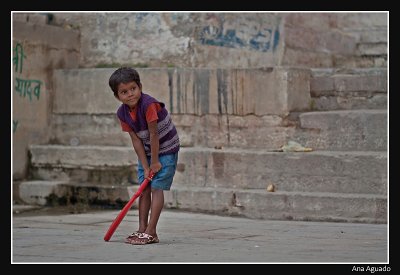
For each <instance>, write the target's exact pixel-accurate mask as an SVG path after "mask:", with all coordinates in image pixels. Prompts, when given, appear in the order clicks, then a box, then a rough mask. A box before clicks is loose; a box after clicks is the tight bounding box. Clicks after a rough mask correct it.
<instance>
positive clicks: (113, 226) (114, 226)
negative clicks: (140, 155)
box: [104, 171, 155, 242]
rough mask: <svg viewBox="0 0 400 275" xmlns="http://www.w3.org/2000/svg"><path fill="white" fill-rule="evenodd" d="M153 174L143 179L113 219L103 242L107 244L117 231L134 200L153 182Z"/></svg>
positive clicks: (151, 172)
mask: <svg viewBox="0 0 400 275" xmlns="http://www.w3.org/2000/svg"><path fill="white" fill-rule="evenodd" d="M154 175H155V173H153V171H150V174H149V177H148V178H146V179H144V180H143V182H142V184H141V185H140V187H139V189H138V190H137V191H136V193H135V194H134V195H133V196H132V198H130V200H129V201H128V202H127V204H126V205H125V206H124V208H122V210H121V212H119V214H118V216H117V217H116V218H115V220H114V221H113V223H112V224H111V226H110V228H109V229H108V231H107V233H106V235H104V240H105V241H106V242H108V241H109V240H110V239H111V236H112V235H113V234H114V232H115V230H116V229H117V227H118V225H119V224H120V223H121V221H122V219H123V218H124V217H125V216H126V214H127V213H128V211H129V209H131V206H132V204H133V203H134V202H135V200H136V198H137V197H139V196H140V194H142V192H143V190H144V189H145V188H146V186H147V185H148V183H149V182H150V181H152V180H153V177H154Z"/></svg>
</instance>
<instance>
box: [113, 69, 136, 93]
mask: <svg viewBox="0 0 400 275" xmlns="http://www.w3.org/2000/svg"><path fill="white" fill-rule="evenodd" d="M132 81H135V82H136V84H137V85H138V86H139V87H142V84H141V83H140V76H139V73H138V72H137V71H136V70H135V69H133V68H129V67H121V68H119V69H117V70H116V71H115V72H113V74H112V75H111V76H110V80H109V81H108V85H110V88H111V90H112V91H113V92H114V96H115V97H117V98H118V86H119V84H121V83H124V84H125V83H129V82H132Z"/></svg>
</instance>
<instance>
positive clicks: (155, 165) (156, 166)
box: [147, 120, 162, 173]
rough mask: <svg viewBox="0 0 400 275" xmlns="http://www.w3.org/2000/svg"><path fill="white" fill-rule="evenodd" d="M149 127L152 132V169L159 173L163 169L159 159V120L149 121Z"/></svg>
mask: <svg viewBox="0 0 400 275" xmlns="http://www.w3.org/2000/svg"><path fill="white" fill-rule="evenodd" d="M147 125H148V128H149V132H150V145H151V164H150V169H151V170H152V171H153V172H154V173H157V172H158V171H160V170H161V167H162V166H161V163H160V161H159V159H158V152H159V150H160V140H159V138H158V131H157V120H154V121H152V122H148V124H147Z"/></svg>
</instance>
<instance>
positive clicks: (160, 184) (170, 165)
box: [138, 153, 178, 190]
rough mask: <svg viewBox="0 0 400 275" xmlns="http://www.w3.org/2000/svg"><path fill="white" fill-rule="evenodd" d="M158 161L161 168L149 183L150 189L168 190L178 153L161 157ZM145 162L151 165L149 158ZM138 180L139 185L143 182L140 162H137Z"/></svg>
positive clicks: (142, 170)
mask: <svg viewBox="0 0 400 275" xmlns="http://www.w3.org/2000/svg"><path fill="white" fill-rule="evenodd" d="M158 159H159V161H160V163H161V165H162V168H161V170H160V171H158V173H157V174H156V175H155V176H154V178H153V180H152V181H151V188H155V189H162V190H170V189H171V185H172V180H173V179H174V175H175V171H176V166H177V164H178V153H174V154H168V155H161V156H159V157H158ZM147 161H148V163H149V164H150V163H151V158H150V157H149V156H147ZM138 180H139V184H141V183H142V182H143V180H144V169H143V166H142V164H141V163H140V160H139V161H138Z"/></svg>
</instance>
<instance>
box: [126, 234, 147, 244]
mask: <svg viewBox="0 0 400 275" xmlns="http://www.w3.org/2000/svg"><path fill="white" fill-rule="evenodd" d="M143 233H144V232H139V231H136V232H133V233H132V234H130V235H129V236H128V237H126V239H125V242H126V243H131V241H132V239H135V238H137V237H138V236H140V235H141V234H143Z"/></svg>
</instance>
